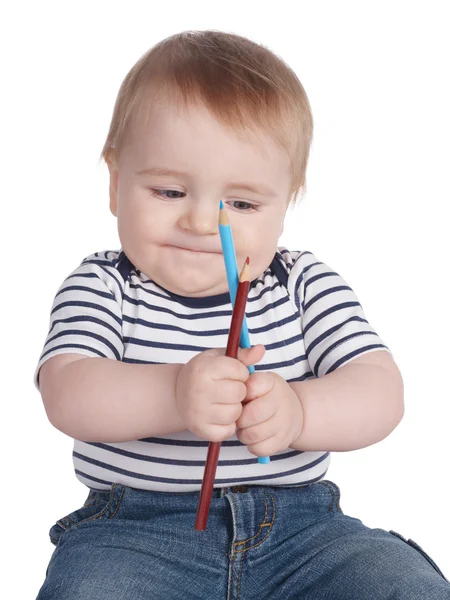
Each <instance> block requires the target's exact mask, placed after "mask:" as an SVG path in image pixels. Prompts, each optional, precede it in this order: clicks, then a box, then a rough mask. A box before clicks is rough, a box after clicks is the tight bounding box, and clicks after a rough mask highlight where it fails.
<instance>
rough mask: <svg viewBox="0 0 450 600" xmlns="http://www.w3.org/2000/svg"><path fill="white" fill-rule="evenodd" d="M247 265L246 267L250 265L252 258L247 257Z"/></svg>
mask: <svg viewBox="0 0 450 600" xmlns="http://www.w3.org/2000/svg"><path fill="white" fill-rule="evenodd" d="M245 264H246V265H249V264H250V258H249V257H248V256H247V260H246V261H245Z"/></svg>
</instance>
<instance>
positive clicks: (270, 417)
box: [236, 371, 303, 456]
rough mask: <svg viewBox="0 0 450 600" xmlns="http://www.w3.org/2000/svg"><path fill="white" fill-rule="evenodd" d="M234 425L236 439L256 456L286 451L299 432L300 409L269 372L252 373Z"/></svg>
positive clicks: (283, 383)
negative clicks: (241, 408)
mask: <svg viewBox="0 0 450 600" xmlns="http://www.w3.org/2000/svg"><path fill="white" fill-rule="evenodd" d="M246 386H247V395H246V397H245V400H246V401H248V402H247V403H246V404H244V407H243V410H242V414H241V416H240V417H239V419H238V421H237V423H236V425H237V432H236V436H237V438H238V439H239V440H240V441H241V442H242V443H243V444H247V446H248V449H249V451H250V452H251V453H252V454H255V455H256V456H271V455H272V454H275V453H276V452H280V451H282V450H286V448H289V446H290V445H291V444H292V443H293V442H294V441H295V440H296V439H297V438H298V437H299V435H300V433H301V432H302V428H303V409H302V405H301V403H300V400H299V399H298V397H297V395H296V393H295V392H294V390H293V389H292V388H291V386H290V385H289V384H288V383H287V381H285V380H284V379H283V378H282V377H280V376H279V375H277V374H276V373H272V372H270V371H269V372H264V371H259V372H256V373H252V374H251V375H250V377H249V378H248V380H247V383H246Z"/></svg>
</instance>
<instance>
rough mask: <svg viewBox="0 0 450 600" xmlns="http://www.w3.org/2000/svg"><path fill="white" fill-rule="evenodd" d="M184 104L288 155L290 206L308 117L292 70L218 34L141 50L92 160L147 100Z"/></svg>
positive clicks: (118, 142)
mask: <svg viewBox="0 0 450 600" xmlns="http://www.w3.org/2000/svg"><path fill="white" fill-rule="evenodd" d="M168 99H170V100H171V101H173V100H175V101H177V102H180V101H181V102H182V103H183V104H184V105H185V106H188V105H189V104H192V103H195V102H198V101H201V102H202V103H203V104H204V105H205V106H206V108H207V109H208V110H209V111H210V113H211V114H212V115H213V116H214V117H215V118H216V119H217V120H218V121H219V122H221V123H222V124H224V125H226V126H228V127H229V128H230V129H232V130H233V131H234V132H235V133H236V134H237V135H238V136H246V137H247V138H248V136H249V135H250V136H252V135H253V134H255V133H256V134H257V133H258V132H259V133H261V132H263V133H266V134H268V135H270V136H271V137H272V139H274V140H275V141H277V142H278V143H279V144H281V146H282V147H283V148H285V149H286V151H287V152H288V155H289V157H290V160H291V175H292V188H291V194H290V195H291V196H292V195H293V194H294V196H293V203H294V202H295V201H296V200H297V198H298V195H299V193H300V190H301V192H302V194H304V192H305V189H306V166H307V162H308V156H309V150H310V146H311V141H312V134H313V119H312V114H311V108H310V105H309V101H308V97H307V95H306V92H305V90H304V88H303V86H302V84H301V83H300V81H299V79H298V77H297V76H296V75H295V73H294V72H293V71H292V69H291V68H290V67H289V66H288V65H287V64H286V63H285V62H284V61H283V60H282V59H281V58H280V57H278V56H276V55H275V54H274V53H273V52H271V51H270V50H269V49H267V48H265V47H264V46H262V45H260V44H257V43H255V42H253V41H251V40H249V39H247V38H244V37H241V36H239V35H236V34H232V33H225V32H221V31H214V30H209V31H184V32H182V33H178V34H176V35H172V36H170V37H168V38H166V39H164V40H162V41H161V42H159V43H158V44H156V45H155V46H153V47H152V48H150V50H149V51H148V52H146V53H145V54H144V55H143V56H142V57H141V58H140V59H139V60H138V61H137V63H136V64H135V65H134V66H133V67H132V69H131V70H130V71H129V73H128V74H127V75H126V77H125V79H124V80H123V82H122V85H121V87H120V90H119V93H118V95H117V99H116V103H115V106H114V111H113V115H112V119H111V124H110V127H109V131H108V136H107V138H106V142H105V144H104V146H103V150H102V153H101V156H100V160H102V159H103V160H105V161H106V162H107V161H108V159H109V157H110V154H111V152H112V151H114V152H116V153H117V154H120V152H121V150H122V149H123V147H124V145H125V141H126V136H127V133H128V132H129V130H130V129H131V125H132V123H133V122H134V120H135V119H136V118H137V115H138V114H139V113H141V111H142V110H143V109H144V110H145V109H146V110H147V111H148V108H149V105H150V107H151V104H152V102H158V101H160V100H163V101H166V102H167V100H168Z"/></svg>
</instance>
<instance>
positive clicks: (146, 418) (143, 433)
mask: <svg viewBox="0 0 450 600" xmlns="http://www.w3.org/2000/svg"><path fill="white" fill-rule="evenodd" d="M181 367H182V365H180V364H162V365H143V364H131V363H124V362H121V361H118V360H111V359H109V358H94V357H88V358H86V357H84V356H82V355H79V354H61V355H58V356H54V357H53V358H50V359H49V360H48V361H47V362H46V363H44V364H43V365H42V367H41V370H40V373H39V388H40V392H41V395H42V400H43V402H44V406H45V410H46V412H47V416H48V418H49V421H50V422H51V424H52V425H53V426H54V427H56V428H57V429H59V430H60V431H62V432H63V433H65V434H67V435H69V436H70V437H73V438H74V439H78V440H82V441H85V442H94V441H95V442H106V443H108V442H123V441H129V440H137V439H140V438H144V437H149V436H151V435H157V434H159V435H162V434H165V433H174V432H177V431H182V430H184V429H185V426H184V424H183V423H182V420H181V417H180V415H179V413H178V410H177V409H176V406H175V401H174V398H175V382H176V379H177V375H178V372H179V371H180V369H181Z"/></svg>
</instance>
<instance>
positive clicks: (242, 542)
mask: <svg viewBox="0 0 450 600" xmlns="http://www.w3.org/2000/svg"><path fill="white" fill-rule="evenodd" d="M270 498H271V500H272V506H273V516H272V520H271V521H270V522H269V523H265V520H266V518H267V514H268V512H269V509H268V504H267V501H266V497H265V496H264V503H265V505H266V513H265V515H264V522H263V523H261V525H260V526H259V531H258V533H257V534H256V535H254V536H253V537H251V538H248V539H247V540H243V541H241V542H236V543H235V544H234V555H236V554H244V553H245V552H248V551H249V550H252V549H253V548H257V547H258V546H260V545H261V544H262V543H263V542H264V541H265V540H266V539H267V537H268V536H269V534H270V532H271V531H272V527H273V524H274V522H275V514H276V508H275V498H274V497H273V496H272V495H271V496H270ZM263 527H268V529H267V532H266V535H265V536H264V537H263V538H262V540H260V541H259V542H258V543H257V544H253V546H250V547H248V548H243V549H242V550H236V546H238V545H240V544H245V543H246V542H248V541H250V540H253V539H255V538H256V537H257V536H258V535H260V533H261V532H262V528H263Z"/></svg>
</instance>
